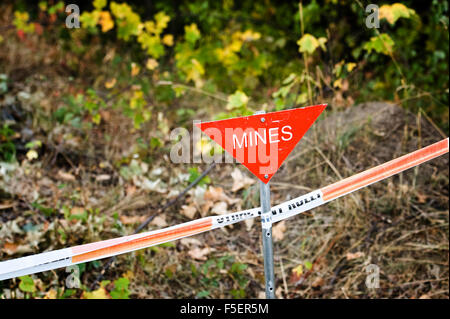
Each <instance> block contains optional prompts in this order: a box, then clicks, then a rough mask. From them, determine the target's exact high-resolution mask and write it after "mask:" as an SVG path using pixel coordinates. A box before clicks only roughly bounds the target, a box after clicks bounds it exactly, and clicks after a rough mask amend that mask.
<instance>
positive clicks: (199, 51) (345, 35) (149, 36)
mask: <svg viewBox="0 0 450 319" xmlns="http://www.w3.org/2000/svg"><path fill="white" fill-rule="evenodd" d="M368 4H369V3H368V2H367V3H366V2H363V1H359V0H358V1H345V0H344V1H336V0H327V1H318V0H312V1H304V2H300V3H298V2H292V1H282V2H273V1H267V0H266V1H258V2H254V1H232V0H226V1H206V0H196V1H149V2H141V1H127V2H123V3H122V2H114V1H106V0H94V1H93V2H92V3H89V2H83V3H82V4H79V7H80V11H81V12H80V13H81V19H80V20H81V28H79V29H69V28H66V27H65V26H64V24H63V23H61V22H62V21H63V20H64V19H65V17H66V16H67V15H68V13H66V12H65V11H64V9H65V5H66V4H64V3H63V2H57V1H41V2H39V4H36V3H35V2H34V1H15V2H14V9H15V19H14V25H15V27H16V28H17V32H18V36H19V37H23V38H24V37H26V35H27V34H31V33H38V34H40V35H41V36H42V37H44V38H45V39H46V40H52V41H58V42H60V43H61V46H62V47H63V48H64V49H65V50H68V51H70V52H73V53H75V54H76V55H77V56H78V57H79V58H78V59H75V58H72V59H71V60H69V61H67V65H68V67H69V68H71V69H72V70H73V72H74V73H78V72H79V71H80V69H81V68H80V63H84V61H85V58H86V56H87V55H88V54H89V56H90V57H92V58H94V59H97V62H98V63H99V64H101V63H104V60H105V58H106V57H107V53H108V52H106V48H107V46H106V44H108V43H109V44H116V46H115V47H114V49H115V54H114V58H113V59H111V61H108V62H109V63H110V66H111V68H109V74H108V75H107V76H106V81H105V83H104V85H105V87H106V88H107V89H108V94H114V92H123V91H120V90H122V89H123V88H124V87H125V88H129V87H130V84H138V85H140V89H139V90H131V91H132V92H131V91H130V90H128V91H130V92H127V94H128V95H127V94H123V95H122V96H123V97H124V98H123V99H122V100H121V102H120V103H118V104H121V105H122V106H121V107H122V108H123V110H124V112H125V113H126V114H128V115H129V116H130V117H131V118H132V119H133V121H134V124H135V127H136V128H139V127H140V125H141V124H142V123H143V122H146V121H149V120H150V118H151V117H152V116H151V114H152V107H148V103H146V102H145V101H146V99H147V100H148V99H149V98H150V97H154V98H155V99H156V102H161V103H170V101H172V100H173V99H176V98H177V97H180V96H181V95H182V94H183V93H184V92H186V91H187V90H192V89H194V90H199V91H200V92H204V93H205V94H211V95H212V96H214V95H215V94H216V93H221V95H224V96H225V98H226V99H227V100H228V103H227V109H226V111H225V112H224V113H223V114H219V116H218V117H220V116H222V117H227V116H234V115H244V114H249V113H251V112H253V111H254V108H255V107H256V105H258V107H257V108H267V109H269V110H281V109H284V108H289V107H292V106H294V105H298V106H304V105H308V104H312V103H318V102H328V103H329V104H330V105H331V106H332V107H336V108H338V107H351V106H352V105H353V104H356V103H359V102H363V101H368V100H389V101H394V102H396V103H398V104H401V105H402V106H403V107H405V108H407V109H409V110H412V111H413V112H415V113H417V112H418V111H419V110H421V109H422V110H424V111H425V112H426V113H427V114H428V115H429V116H430V117H431V118H432V119H433V120H434V121H435V122H436V123H438V125H440V126H441V128H442V129H444V130H445V131H447V132H448V63H447V60H448V48H449V33H448V1H437V0H433V1H425V2H423V1H422V2H418V1H401V2H393V3H389V2H380V3H379V4H378V5H379V7H380V10H379V18H380V28H378V29H377V28H368V27H366V24H365V21H366V18H367V16H368V15H369V14H370V12H366V6H367V5H368ZM3 41H5V40H3ZM99 44H101V45H99ZM93 47H95V48H96V52H92V48H93ZM105 55H106V57H105ZM125 57H129V58H131V60H132V62H130V60H129V59H126V58H125ZM125 62H126V63H125ZM138 75H140V76H138ZM102 78H103V79H104V77H102ZM94 82H95V81H93V83H92V84H93V86H94V88H95V89H98V87H99V86H100V83H98V81H97V82H96V83H94ZM96 86H97V87H96ZM92 92H94V91H90V93H89V92H87V94H86V96H85V97H84V98H82V97H78V98H77V99H78V101H79V102H82V103H81V104H84V105H85V107H86V108H87V110H86V111H87V112H88V113H89V114H91V116H92V121H93V123H94V124H95V123H99V121H100V120H101V118H100V117H101V115H99V114H100V113H99V112H98V111H99V109H100V108H102V103H101V100H102V99H104V98H105V96H101V95H100V96H93V95H92V94H91V93H92ZM94 95H95V94H94ZM69 99H70V98H69ZM72 100H73V98H72ZM75 100H76V99H75ZM85 100H88V101H91V102H92V103H88V104H89V105H88V106H86V104H85V103H84V102H83V101H85ZM73 102H74V101H72V102H71V103H72V104H73ZM260 105H262V107H261V106H260ZM251 106H253V108H252V107H251ZM60 115H61V114H60Z"/></svg>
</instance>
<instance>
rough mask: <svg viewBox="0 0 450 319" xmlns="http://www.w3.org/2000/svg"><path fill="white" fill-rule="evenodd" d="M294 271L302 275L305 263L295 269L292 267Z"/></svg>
mask: <svg viewBox="0 0 450 319" xmlns="http://www.w3.org/2000/svg"><path fill="white" fill-rule="evenodd" d="M292 273H293V274H294V275H296V276H297V277H300V276H301V275H302V274H303V265H298V266H297V267H295V268H294V269H292Z"/></svg>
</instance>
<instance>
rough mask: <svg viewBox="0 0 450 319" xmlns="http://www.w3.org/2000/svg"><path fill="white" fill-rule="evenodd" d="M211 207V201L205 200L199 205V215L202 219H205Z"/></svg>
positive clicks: (212, 203)
mask: <svg viewBox="0 0 450 319" xmlns="http://www.w3.org/2000/svg"><path fill="white" fill-rule="evenodd" d="M213 205H214V202H213V201H212V200H207V201H205V202H204V203H203V204H202V205H201V207H200V214H201V215H202V217H205V216H206V215H207V214H208V212H209V209H210V208H211V207H213Z"/></svg>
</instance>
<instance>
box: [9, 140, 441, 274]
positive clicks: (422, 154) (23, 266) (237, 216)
mask: <svg viewBox="0 0 450 319" xmlns="http://www.w3.org/2000/svg"><path fill="white" fill-rule="evenodd" d="M448 151H449V139H448V138H447V139H444V140H442V141H440V142H437V143H435V144H432V145H429V146H427V147H424V148H421V149H419V150H417V151H415V152H412V153H409V154H407V155H404V156H402V157H399V158H397V159H394V160H392V161H389V162H387V163H384V164H381V165H379V166H376V167H373V168H371V169H368V170H366V171H363V172H361V173H359V174H356V175H353V176H351V177H348V178H345V179H343V180H341V181H338V182H336V183H334V184H331V185H329V186H326V187H323V188H321V189H318V190H315V191H312V192H310V193H308V194H305V195H302V196H300V197H297V198H294V199H292V200H289V201H287V202H284V203H282V204H279V205H277V206H274V207H272V209H271V218H272V222H274V223H275V222H278V221H280V220H283V219H286V218H289V217H292V216H295V215H298V214H300V213H303V212H305V211H308V210H310V209H313V208H315V207H317V206H320V205H322V204H324V203H327V202H329V201H332V200H334V199H337V198H339V197H341V196H344V195H347V194H349V193H352V192H354V191H356V190H358V189H360V188H362V187H366V186H368V185H371V184H373V183H376V182H378V181H380V180H382V179H385V178H387V177H390V176H392V175H395V174H397V173H399V172H402V171H404V170H406V169H408V168H411V167H414V166H416V165H419V164H422V163H424V162H426V161H428V160H431V159H433V158H436V157H438V156H440V155H443V154H445V153H447V152H448ZM260 215H261V211H260V208H252V209H248V210H243V211H239V212H236V213H230V214H225V215H220V216H209V217H204V218H200V219H197V220H194V221H190V222H187V223H183V224H179V225H176V226H172V227H167V228H164V229H159V230H154V231H149V232H144V233H140V234H134V235H129V236H124V237H119V238H114V239H109V240H103V241H99V242H95V243H91V244H85V245H79V246H74V247H70V248H64V249H60V250H55V251H50V252H45V253H41V254H36V255H31V256H26V257H21V258H16V259H12V260H7V261H3V262H0V280H5V279H10V278H14V277H18V276H23V275H29V274H34V273H38V272H42V271H47V270H52V269H57V268H61V267H67V266H71V265H76V264H79V263H85V262H88V261H93V260H98V259H103V258H107V257H111V256H115V255H119V254H123V253H128V252H131V251H134V250H138V249H142V248H148V247H151V246H155V245H159V244H162V243H166V242H169V241H173V240H176V239H181V238H184V237H188V236H192V235H196V234H200V233H202V232H205V231H209V230H212V229H216V228H221V227H224V226H227V225H231V224H235V223H238V222H241V221H244V220H247V219H251V218H255V217H257V216H260Z"/></svg>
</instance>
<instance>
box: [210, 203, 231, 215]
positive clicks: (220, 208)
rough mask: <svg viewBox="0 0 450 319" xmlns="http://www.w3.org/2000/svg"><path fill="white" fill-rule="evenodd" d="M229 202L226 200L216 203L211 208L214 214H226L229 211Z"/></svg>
mask: <svg viewBox="0 0 450 319" xmlns="http://www.w3.org/2000/svg"><path fill="white" fill-rule="evenodd" d="M227 207H228V206H227V203H225V202H219V203H216V204H215V205H214V206H213V207H212V209H211V212H212V213H213V214H217V215H223V214H226V213H227V212H228V211H227Z"/></svg>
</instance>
